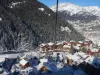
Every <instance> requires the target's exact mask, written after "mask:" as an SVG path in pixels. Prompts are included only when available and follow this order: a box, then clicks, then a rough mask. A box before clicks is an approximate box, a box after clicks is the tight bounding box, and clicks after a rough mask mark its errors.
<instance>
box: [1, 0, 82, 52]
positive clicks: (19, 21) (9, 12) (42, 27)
mask: <svg viewBox="0 0 100 75" xmlns="http://www.w3.org/2000/svg"><path fill="white" fill-rule="evenodd" d="M40 8H42V9H40ZM61 26H62V27H63V28H64V27H68V28H69V29H70V30H71V34H69V32H68V31H67V30H66V29H65V30H64V31H61ZM54 32H55V13H54V12H53V11H52V10H51V9H50V8H49V7H47V6H45V5H44V4H43V3H40V2H38V1H37V0H0V50H1V51H6V50H7V51H8V50H19V51H20V50H24V51H25V50H33V49H34V48H36V47H37V46H38V45H39V44H40V43H43V42H50V41H52V42H54V40H55V39H56V40H57V41H61V40H71V39H73V40H77V41H78V40H83V39H84V37H83V36H82V35H81V34H80V33H79V32H77V31H76V30H75V29H74V28H73V27H72V26H71V25H70V24H69V23H67V22H64V21H62V20H61V19H60V18H59V19H58V25H57V26H56V36H57V38H55V33H54ZM73 37H74V38H73ZM77 38H78V39H77Z"/></svg>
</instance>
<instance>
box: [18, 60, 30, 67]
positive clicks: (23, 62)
mask: <svg viewBox="0 0 100 75" xmlns="http://www.w3.org/2000/svg"><path fill="white" fill-rule="evenodd" d="M19 63H20V64H21V65H23V66H25V65H26V64H27V63H28V61H27V60H24V59H22V60H21V61H20V62H19Z"/></svg>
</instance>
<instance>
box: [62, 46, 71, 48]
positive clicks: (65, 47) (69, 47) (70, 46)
mask: <svg viewBox="0 0 100 75" xmlns="http://www.w3.org/2000/svg"><path fill="white" fill-rule="evenodd" d="M70 47H71V46H69V45H64V46H63V48H70Z"/></svg>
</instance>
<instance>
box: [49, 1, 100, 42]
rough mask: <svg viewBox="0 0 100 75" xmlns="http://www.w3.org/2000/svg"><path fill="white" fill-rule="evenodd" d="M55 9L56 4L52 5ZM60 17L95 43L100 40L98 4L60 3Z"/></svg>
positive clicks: (99, 10)
mask: <svg viewBox="0 0 100 75" xmlns="http://www.w3.org/2000/svg"><path fill="white" fill-rule="evenodd" d="M50 8H51V9H52V10H53V11H55V10H56V6H52V7H50ZM59 17H61V18H62V20H63V21H67V22H68V23H70V24H72V25H73V27H74V28H75V29H77V30H78V32H80V33H81V34H83V35H84V36H85V37H86V38H88V39H91V40H92V41H94V43H96V44H99V42H100V41H98V40H100V33H99V32H100V8H99V7H98V6H85V7H84V6H79V5H75V4H72V3H60V4H59Z"/></svg>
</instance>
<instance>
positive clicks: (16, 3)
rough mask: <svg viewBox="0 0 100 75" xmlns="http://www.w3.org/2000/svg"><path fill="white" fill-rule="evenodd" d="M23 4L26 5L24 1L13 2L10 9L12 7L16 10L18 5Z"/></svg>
mask: <svg viewBox="0 0 100 75" xmlns="http://www.w3.org/2000/svg"><path fill="white" fill-rule="evenodd" d="M22 3H25V1H23V2H12V3H11V4H10V5H9V7H10V8H14V7H15V6H16V5H18V4H22Z"/></svg>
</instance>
